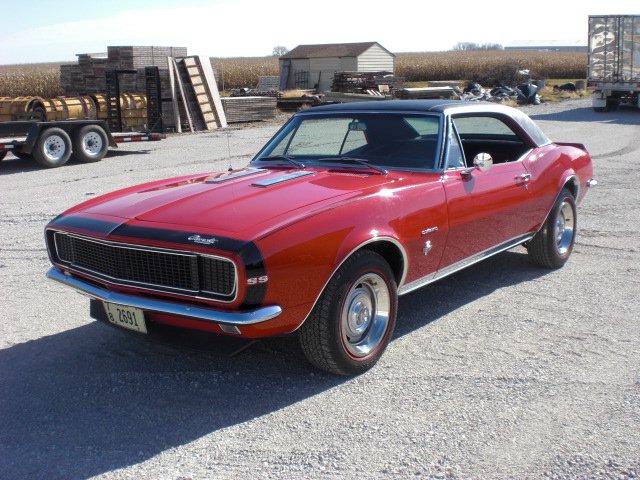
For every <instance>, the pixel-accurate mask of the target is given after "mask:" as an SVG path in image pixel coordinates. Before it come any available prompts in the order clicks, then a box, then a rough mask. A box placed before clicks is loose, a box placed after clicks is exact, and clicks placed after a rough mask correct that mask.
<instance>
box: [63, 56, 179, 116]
mask: <svg viewBox="0 0 640 480" xmlns="http://www.w3.org/2000/svg"><path fill="white" fill-rule="evenodd" d="M186 55H187V49H186V48H185V47H155V46H146V47H135V46H115V47H114V46H110V47H107V53H80V54H78V55H77V57H78V63H76V64H69V65H61V66H60V84H61V85H62V88H63V90H64V94H65V95H67V96H82V95H96V94H101V93H105V92H106V90H107V86H106V76H105V72H106V71H107V70H120V71H122V70H125V71H127V72H129V73H121V74H120V75H119V77H118V79H119V84H120V92H122V93H143V92H145V75H144V67H146V66H157V67H159V73H160V95H161V97H162V98H171V88H170V82H169V66H168V64H167V57H171V56H180V57H185V56H186ZM162 117H163V122H164V125H165V126H168V127H173V126H174V114H173V108H172V105H171V104H168V105H163V109H162Z"/></svg>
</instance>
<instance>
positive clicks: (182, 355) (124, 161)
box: [0, 100, 640, 480]
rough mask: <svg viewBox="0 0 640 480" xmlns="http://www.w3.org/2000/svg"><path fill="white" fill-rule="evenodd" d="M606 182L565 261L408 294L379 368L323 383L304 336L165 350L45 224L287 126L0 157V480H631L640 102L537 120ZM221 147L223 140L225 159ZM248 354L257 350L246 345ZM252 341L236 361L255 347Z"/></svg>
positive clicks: (639, 456) (637, 440) (254, 143)
mask: <svg viewBox="0 0 640 480" xmlns="http://www.w3.org/2000/svg"><path fill="white" fill-rule="evenodd" d="M525 110H527V113H529V114H530V115H532V116H533V118H534V119H535V120H536V121H537V122H538V123H539V124H540V125H541V127H542V128H543V130H545V132H546V133H547V134H548V135H549V136H550V137H551V138H553V139H555V140H558V141H570V142H583V143H585V144H586V145H587V147H588V149H589V151H590V152H591V153H592V155H593V158H594V164H595V172H596V178H597V179H598V181H599V186H598V187H597V188H596V189H594V190H592V191H590V192H589V194H588V195H587V197H586V199H585V201H584V202H583V204H582V205H581V206H580V207H579V209H578V212H579V213H578V216H579V228H578V237H577V242H576V245H575V250H574V253H573V256H572V257H571V260H570V261H569V262H568V263H567V265H566V266H565V267H564V268H563V269H561V270H559V271H552V272H549V271H545V270H540V269H538V268H534V267H532V266H530V265H529V264H528V262H527V258H526V254H525V251H524V250H523V249H522V248H517V249H514V250H512V251H509V252H506V253H504V254H501V255H498V256H496V257H493V258H492V259H489V260H487V261H485V262H484V263H480V264H478V265H476V266H474V267H472V268H470V269H467V270H465V271H462V272H460V273H457V274H455V275H453V276H451V277H448V278H446V279H444V280H442V281H441V282H439V283H436V284H433V285H431V286H429V287H426V288H425V289H422V290H419V291H417V292H413V293H411V294H409V295H406V296H404V297H402V300H401V302H400V310H399V315H398V331H397V334H396V336H395V339H394V340H393V342H392V343H391V344H390V346H389V348H388V350H387V352H386V354H385V355H384V356H383V358H382V360H381V362H380V363H379V364H378V366H377V367H376V368H374V369H373V370H372V371H370V372H368V373H366V374H364V375H362V376H360V377H357V378H351V379H344V378H335V377H331V376H328V375H324V374H321V373H318V372H316V371H314V370H312V369H311V367H309V366H308V365H307V363H306V362H305V360H304V358H303V356H302V354H301V353H300V352H299V350H297V348H296V344H295V342H294V341H291V340H289V339H280V340H269V341H264V342H259V343H254V344H247V343H246V342H241V341H238V340H235V339H226V338H223V339H221V338H218V337H201V336H199V337H197V338H193V336H185V338H181V339H178V340H175V341H174V342H173V343H171V344H164V343H153V342H149V341H145V339H140V338H139V337H137V336H132V335H128V334H125V333H122V332H120V331H118V330H116V329H113V328H109V327H108V326H105V325H102V324H98V323H96V322H94V321H92V320H90V319H89V318H88V302H87V300H86V299H85V298H83V297H81V296H79V295H77V294H75V293H73V292H72V291H71V290H69V289H67V288H64V287H62V286H59V285H57V284H54V283H52V282H49V281H46V280H45V278H44V274H45V272H46V270H47V269H48V266H49V262H48V259H47V255H46V251H45V249H44V243H43V235H42V232H43V227H44V225H45V223H46V222H47V221H48V220H49V219H51V218H52V217H53V216H55V215H56V214H58V213H59V212H61V211H62V210H64V209H66V208H68V207H70V206H72V205H74V204H76V203H78V202H81V201H83V200H85V199H88V198H91V197H93V196H94V195H98V194H101V193H105V192H108V191H111V190H114V189H116V188H120V187H124V186H128V185H131V184H133V183H139V182H143V181H148V180H152V179H157V178H162V177H167V176H172V175H180V174H187V173H191V172H199V171H208V170H213V169H224V168H227V166H228V164H229V161H228V157H229V155H228V148H229V149H230V151H231V163H232V164H233V165H234V166H240V165H242V164H244V163H245V162H246V161H247V160H248V159H249V158H250V157H251V156H252V154H254V153H255V152H256V151H257V149H258V148H259V147H260V146H261V145H262V144H263V143H264V141H265V140H267V139H268V138H269V137H270V136H271V135H272V134H273V132H274V131H275V130H276V129H277V128H278V126H279V125H277V124H275V123H274V124H270V125H264V124H262V125H261V124H258V125H257V126H255V127H250V128H241V129H232V130H229V131H228V133H218V132H216V133H205V134H198V135H183V136H174V137H171V138H169V139H167V140H165V141H162V142H158V143H146V144H145V143H140V144H129V145H125V146H122V147H121V148H120V149H118V150H116V151H114V152H112V153H111V154H110V155H109V156H108V157H107V158H106V159H105V160H104V161H102V162H100V163H98V164H91V165H81V164H73V163H70V164H68V165H66V166H64V167H62V168H58V169H55V170H40V169H37V168H36V167H35V165H34V164H32V163H30V162H28V161H22V160H17V159H13V158H12V156H11V155H9V156H8V157H7V159H6V160H5V161H4V162H2V164H0V309H1V310H0V311H1V315H0V478H2V479H40V478H41V479H47V480H51V479H57V478H60V479H81V478H88V477H94V476H95V477H99V478H105V479H119V478H133V479H160V478H162V479H183V480H184V479H205V478H216V479H217V478H220V479H228V478H304V479H324V478H327V479H330V478H380V479H383V478H384V479H387V478H402V479H405V478H413V477H415V478H431V477H434V478H478V479H485V478H542V477H549V478H616V479H618V478H636V477H637V476H638V475H640V322H639V320H640V309H639V308H638V299H639V298H640V275H639V274H640V255H639V252H640V246H639V241H640V195H639V193H638V170H639V168H640V165H639V162H640V112H638V111H634V110H621V111H617V112H612V113H605V114H595V113H593V112H592V111H591V109H590V102H589V101H588V100H572V101H567V102H565V103H562V104H549V105H546V104H545V105H541V106H537V107H530V108H527V109H525ZM228 144H229V147H228ZM245 347H247V348H245ZM243 348H244V349H243Z"/></svg>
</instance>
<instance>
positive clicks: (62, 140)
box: [32, 128, 71, 168]
mask: <svg viewBox="0 0 640 480" xmlns="http://www.w3.org/2000/svg"><path fill="white" fill-rule="evenodd" d="M32 153H33V158H34V159H35V161H36V162H38V163H39V164H40V165H42V166H43V167H46V168H55V167H60V166H62V165H64V164H65V163H67V161H68V160H69V157H70V156H71V139H70V138H69V135H67V132H65V131H64V130H62V129H61V128H47V129H46V130H45V131H43V132H42V133H41V134H40V138H38V141H37V142H36V145H35V148H34V149H33V152H32Z"/></svg>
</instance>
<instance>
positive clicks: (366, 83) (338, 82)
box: [331, 72, 403, 94]
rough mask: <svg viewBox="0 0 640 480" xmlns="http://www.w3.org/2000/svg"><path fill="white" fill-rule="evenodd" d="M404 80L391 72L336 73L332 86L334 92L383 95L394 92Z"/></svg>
mask: <svg viewBox="0 0 640 480" xmlns="http://www.w3.org/2000/svg"><path fill="white" fill-rule="evenodd" d="M402 82H403V79H402V78H401V77H396V76H395V75H394V74H393V73H391V72H336V73H335V74H334V76H333V83H332V85H331V91H332V92H342V93H368V91H369V90H372V91H378V92H381V93H384V94H386V93H389V92H393V90H397V89H398V88H400V87H401V86H402Z"/></svg>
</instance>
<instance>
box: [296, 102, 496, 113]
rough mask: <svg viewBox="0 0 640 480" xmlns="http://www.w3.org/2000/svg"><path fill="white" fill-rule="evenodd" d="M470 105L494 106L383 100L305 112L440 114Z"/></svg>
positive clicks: (326, 106)
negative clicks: (409, 112)
mask: <svg viewBox="0 0 640 480" xmlns="http://www.w3.org/2000/svg"><path fill="white" fill-rule="evenodd" d="M470 105H484V106H488V107H493V106H496V104H495V103H489V102H474V103H473V104H471V103H467V102H461V101H460V100H385V101H380V100H377V101H371V102H352V103H336V104H333V105H322V106H319V107H313V108H310V109H308V110H305V112H319V111H331V112H333V111H341V112H351V111H362V110H376V111H404V112H408V111H412V112H416V111H417V112H440V113H444V112H445V110H451V109H457V108H455V107H461V108H464V107H468V106H470Z"/></svg>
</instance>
